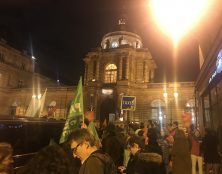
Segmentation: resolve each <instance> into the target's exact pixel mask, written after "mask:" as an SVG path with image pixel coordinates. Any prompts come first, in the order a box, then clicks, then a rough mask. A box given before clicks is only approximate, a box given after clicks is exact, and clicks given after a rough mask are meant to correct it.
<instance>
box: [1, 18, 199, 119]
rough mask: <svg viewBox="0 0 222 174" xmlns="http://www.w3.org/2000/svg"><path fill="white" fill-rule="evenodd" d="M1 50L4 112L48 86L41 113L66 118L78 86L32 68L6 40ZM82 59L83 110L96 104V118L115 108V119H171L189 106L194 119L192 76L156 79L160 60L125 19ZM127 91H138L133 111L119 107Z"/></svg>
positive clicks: (18, 108)
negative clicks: (180, 79)
mask: <svg viewBox="0 0 222 174" xmlns="http://www.w3.org/2000/svg"><path fill="white" fill-rule="evenodd" d="M0 53H1V55H3V56H1V57H3V58H1V61H0V72H1V76H0V87H1V88H0V96H1V100H0V115H17V116H24V115H25V112H26V110H27V108H28V104H29V102H30V101H31V99H32V96H33V95H34V94H35V95H38V94H40V93H41V94H43V92H44V90H45V88H46V87H47V88H48V90H47V94H46V101H45V106H44V109H43V112H42V113H41V116H46V117H53V118H56V119H65V118H66V116H67V113H68V110H69V107H70V103H71V101H72V99H73V97H74V92H75V90H76V87H72V86H68V87H66V86H57V84H56V83H54V82H53V81H52V80H50V79H48V78H46V77H44V76H41V75H39V74H36V73H34V70H33V63H34V62H33V60H32V59H31V57H30V56H28V55H26V54H23V53H21V52H19V51H17V50H15V49H14V48H11V47H10V46H8V45H7V44H5V43H3V44H0ZM84 62H85V75H84V105H85V110H94V111H95V113H96V118H97V119H98V120H100V121H103V120H104V119H109V115H110V114H111V115H115V118H116V119H117V120H118V119H119V118H120V117H124V119H125V120H128V121H136V122H139V121H143V122H145V121H147V120H149V119H153V120H161V121H162V122H164V123H168V122H172V121H174V120H177V121H181V114H182V112H183V111H184V110H185V109H189V110H190V111H192V112H193V119H194V120H195V119H196V118H195V99H194V82H177V83H154V75H155V69H156V68H157V66H156V63H155V61H154V59H153V58H152V55H151V53H150V52H149V50H148V49H147V48H143V43H142V39H141V38H140V36H138V35H137V34H135V33H132V32H129V31H127V29H126V26H125V23H124V22H123V21H122V22H120V23H119V24H118V27H117V31H114V32H111V33H108V34H106V35H105V36H104V37H103V38H102V41H101V47H99V48H95V49H92V50H91V51H89V52H88V53H87V54H86V56H85V58H84ZM37 82H38V83H37ZM37 84H38V85H40V87H38V88H37V87H36V86H37ZM175 92H176V93H177V96H176V97H174V93H175ZM164 93H165V97H164V95H163V94H164ZM166 93H167V96H166ZM123 96H135V97H136V108H135V110H134V111H125V110H124V111H123V110H121V100H122V97H123Z"/></svg>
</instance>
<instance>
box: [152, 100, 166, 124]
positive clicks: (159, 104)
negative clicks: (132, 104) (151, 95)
mask: <svg viewBox="0 0 222 174" xmlns="http://www.w3.org/2000/svg"><path fill="white" fill-rule="evenodd" d="M163 118H165V102H164V101H162V100H160V99H156V100H153V101H152V103H151V119H152V120H160V121H161V120H162V119H163Z"/></svg>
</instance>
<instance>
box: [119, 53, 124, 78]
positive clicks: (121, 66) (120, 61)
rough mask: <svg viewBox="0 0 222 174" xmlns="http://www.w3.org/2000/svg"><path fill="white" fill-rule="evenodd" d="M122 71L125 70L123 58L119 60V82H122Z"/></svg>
mask: <svg viewBox="0 0 222 174" xmlns="http://www.w3.org/2000/svg"><path fill="white" fill-rule="evenodd" d="M122 69H123V58H122V57H120V59H119V67H118V80H122Z"/></svg>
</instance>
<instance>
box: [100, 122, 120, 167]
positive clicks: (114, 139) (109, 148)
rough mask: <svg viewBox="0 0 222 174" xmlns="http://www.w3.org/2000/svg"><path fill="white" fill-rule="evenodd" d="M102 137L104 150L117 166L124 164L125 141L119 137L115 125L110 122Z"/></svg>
mask: <svg viewBox="0 0 222 174" xmlns="http://www.w3.org/2000/svg"><path fill="white" fill-rule="evenodd" d="M104 134H105V135H104V138H103V139H102V150H103V151H104V152H105V153H108V154H109V155H110V156H111V158H112V159H113V161H114V163H115V165H116V166H121V165H123V153H124V143H122V142H121V140H120V139H119V138H118V136H117V133H116V128H115V125H114V124H112V123H110V124H109V125H108V126H107V128H106V130H105V132H104Z"/></svg>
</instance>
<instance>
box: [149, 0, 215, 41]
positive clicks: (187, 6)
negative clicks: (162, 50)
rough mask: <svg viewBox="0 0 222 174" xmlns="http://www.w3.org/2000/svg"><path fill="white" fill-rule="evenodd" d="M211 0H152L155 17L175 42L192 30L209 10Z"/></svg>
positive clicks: (150, 5)
mask: <svg viewBox="0 0 222 174" xmlns="http://www.w3.org/2000/svg"><path fill="white" fill-rule="evenodd" d="M210 1H211V0H150V4H149V7H150V8H151V12H152V15H153V18H154V19H155V21H156V23H157V25H158V26H159V27H160V29H161V30H163V32H165V33H167V34H169V35H170V36H171V37H172V39H173V41H174V42H175V43H177V42H178V40H179V39H180V38H181V37H182V36H183V35H184V34H185V33H186V32H188V30H190V29H191V28H192V27H193V26H194V25H195V24H196V23H197V22H198V21H199V20H200V18H201V17H203V14H204V13H205V12H206V11H207V7H209V5H210Z"/></svg>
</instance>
